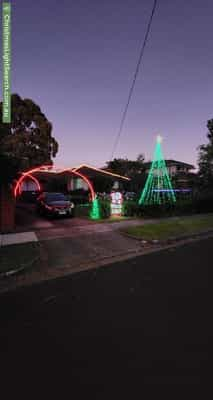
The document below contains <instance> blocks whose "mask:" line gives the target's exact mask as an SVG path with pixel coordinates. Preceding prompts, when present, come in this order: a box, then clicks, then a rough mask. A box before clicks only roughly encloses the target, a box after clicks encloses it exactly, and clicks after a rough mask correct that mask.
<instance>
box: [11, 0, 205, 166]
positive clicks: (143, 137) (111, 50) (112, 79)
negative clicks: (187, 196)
mask: <svg viewBox="0 0 213 400" xmlns="http://www.w3.org/2000/svg"><path fill="white" fill-rule="evenodd" d="M12 5H13V7H12V14H13V17H12V92H13V93H14V92H15V93H18V94H19V95H20V96H21V97H28V98H32V99H33V100H34V101H35V102H36V103H38V104H39V105H40V107H41V109H42V111H43V112H44V113H45V114H46V116H47V118H48V119H49V120H50V121H51V122H52V123H53V135H54V136H55V137H56V139H57V140H58V142H59V145H60V149H59V153H58V155H57V157H56V159H55V163H56V164H57V165H63V166H68V165H71V166H72V165H77V164H79V163H82V162H86V163H90V164H92V165H95V166H99V167H101V166H103V165H104V164H105V161H107V160H109V158H110V155H111V152H112V148H113V143H114V140H115V137H116V134H117V132H118V128H119V125H120V121H121V116H122V113H123V109H124V106H125V104H126V101H127V96H128V93H129V88H130V85H131V82H132V79H133V75H134V72H135V68H136V63H137V60H138V56H139V51H140V48H141V45H142V41H143V39H144V35H145V31H146V28H147V23H148V20H149V17H150V14H151V10H152V6H153V0H107V1H106V0H105V1H104V0H57V1H56V0H37V1H34V2H33V1H29V0H19V1H14V2H13V1H12ZM212 15H213V1H212V0H191V1H186V0H176V1H175V0H173V1H171V0H159V1H158V5H157V9H156V13H155V16H154V19H153V24H152V28H151V32H150V36H149V39H148V43H147V47H146V49H145V53H144V58H143V62H142V65H141V69H140V72H139V75H138V78H137V81H136V86H135V91H134V93H133V97H132V101H131V104H130V107H129V110H128V114H127V118H126V121H125V124H124V129H123V132H122V136H121V140H120V142H119V145H118V147H117V150H116V153H115V156H116V157H128V158H129V159H135V158H136V157H137V155H138V154H139V153H144V155H145V158H146V160H149V159H151V157H152V154H153V150H154V145H155V137H156V135H157V134H161V135H162V136H163V137H164V141H163V152H164V156H165V158H170V159H176V160H180V161H185V162H189V163H192V164H196V161H197V154H198V153H197V146H199V145H200V144H202V143H206V142H207V139H206V133H207V128H206V123H207V120H208V119H210V118H213V78H212V76H213V51H212V47H213V23H212Z"/></svg>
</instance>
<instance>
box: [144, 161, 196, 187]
mask: <svg viewBox="0 0 213 400" xmlns="http://www.w3.org/2000/svg"><path fill="white" fill-rule="evenodd" d="M165 162H166V166H167V171H168V174H169V176H170V178H171V180H172V182H173V185H174V184H175V186H176V187H177V188H178V189H182V188H191V186H192V184H193V182H194V181H195V178H196V174H195V172H192V171H194V170H195V167H194V165H191V164H188V163H185V162H182V161H177V160H165ZM151 165H152V162H146V163H144V166H145V172H146V174H148V173H149V170H150V168H151Z"/></svg>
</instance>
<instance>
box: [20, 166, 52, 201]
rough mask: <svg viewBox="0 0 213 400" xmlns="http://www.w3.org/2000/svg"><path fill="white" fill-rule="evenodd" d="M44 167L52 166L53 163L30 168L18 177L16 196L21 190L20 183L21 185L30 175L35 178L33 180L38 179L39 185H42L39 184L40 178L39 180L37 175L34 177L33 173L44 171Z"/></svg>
mask: <svg viewBox="0 0 213 400" xmlns="http://www.w3.org/2000/svg"><path fill="white" fill-rule="evenodd" d="M44 168H52V165H41V166H40V167H35V168H32V169H30V170H29V171H27V172H23V173H22V175H21V177H20V178H19V179H18V181H17V182H16V185H15V188H14V196H15V197H17V194H18V192H20V185H21V183H22V182H23V180H24V179H25V178H27V177H28V176H29V177H31V179H33V178H34V179H33V180H36V181H37V186H38V187H40V184H39V182H38V180H37V179H36V178H35V177H32V174H33V173H34V172H39V171H42V170H43V169H44ZM40 189H41V187H40ZM40 189H39V190H40Z"/></svg>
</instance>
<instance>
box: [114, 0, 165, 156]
mask: <svg viewBox="0 0 213 400" xmlns="http://www.w3.org/2000/svg"><path fill="white" fill-rule="evenodd" d="M156 5H157V0H154V4H153V7H152V13H151V16H150V19H149V23H148V26H147V30H146V35H145V38H144V41H143V45H142V47H141V51H140V55H139V59H138V62H137V66H136V70H135V74H134V77H133V81H132V84H131V87H130V91H129V96H128V100H127V103H126V106H125V108H124V112H123V114H122V118H121V123H120V127H119V130H118V134H117V136H116V138H115V142H114V146H113V150H112V154H111V157H110V161H112V159H113V157H114V153H115V150H116V148H117V145H118V142H119V139H120V136H121V132H122V129H123V125H124V121H125V118H126V114H127V110H128V107H129V104H130V100H131V97H132V93H133V90H134V86H135V82H136V79H137V75H138V72H139V69H140V64H141V61H142V58H143V54H144V50H145V47H146V43H147V39H148V36H149V31H150V28H151V25H152V20H153V16H154V13H155V9H156Z"/></svg>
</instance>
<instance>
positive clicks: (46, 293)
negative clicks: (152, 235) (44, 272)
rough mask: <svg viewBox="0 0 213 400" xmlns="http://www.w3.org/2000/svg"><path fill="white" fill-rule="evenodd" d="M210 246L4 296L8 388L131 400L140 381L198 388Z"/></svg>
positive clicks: (24, 393)
mask: <svg viewBox="0 0 213 400" xmlns="http://www.w3.org/2000/svg"><path fill="white" fill-rule="evenodd" d="M212 246H213V239H212V238H211V239H208V240H202V241H199V242H195V243H191V244H187V245H184V246H181V247H177V248H173V249H167V250H162V251H160V252H157V253H152V254H148V255H144V256H139V257H136V258H132V259H131V260H127V261H125V262H124V261H123V262H120V263H116V264H113V265H110V266H108V267H101V268H98V269H94V270H90V271H85V272H81V273H77V274H74V275H71V276H70V277H66V278H61V279H57V280H54V281H49V282H45V283H42V284H37V285H34V286H32V287H27V288H19V289H17V290H16V291H13V292H9V293H5V294H2V295H1V296H0V307H1V312H0V320H1V330H0V339H1V340H0V348H1V350H0V352H1V366H3V370H4V372H3V374H1V378H2V382H3V383H4V386H5V384H6V390H7V394H8V395H9V394H11V396H12V392H13V391H14V392H15V394H16V397H17V398H19V396H20V398H22V399H23V398H28V399H29V398H32V394H33V395H34V396H35V398H45V397H46V396H48V397H46V398H51V397H52V395H53V394H54V395H55V396H56V397H57V398H62V396H63V398H73V399H78V398H82V399H83V398H84V399H85V398H93V399H122V398H123V397H124V396H125V395H126V396H127V397H128V398H131V399H136V398H142V395H143V390H144V386H146V385H158V384H159V385H162V384H164V385H169V384H173V385H185V384H190V385H196V387H197V385H204V384H205V383H206V379H207V360H208V353H207V351H208V325H209V317H210V314H209V305H208V296H209V293H208V291H209V284H208V269H209V267H211V268H212V259H211V256H210V255H211V253H212ZM152 387H153V386H152ZM1 392H2V389H1ZM64 393H67V397H65V394H64ZM136 393H137V395H136ZM2 398H6V397H2ZM9 398H10V397H9ZM11 398H14V397H11Z"/></svg>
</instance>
